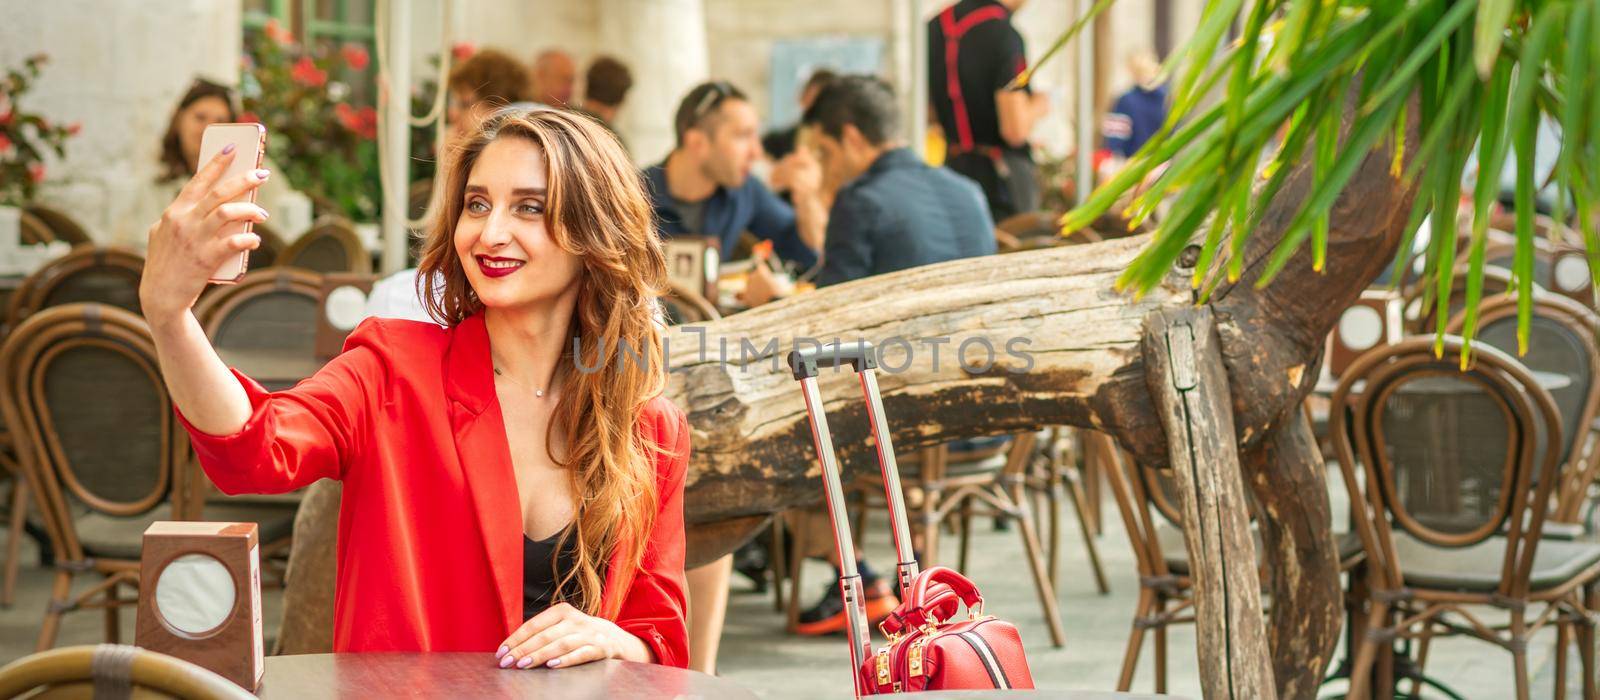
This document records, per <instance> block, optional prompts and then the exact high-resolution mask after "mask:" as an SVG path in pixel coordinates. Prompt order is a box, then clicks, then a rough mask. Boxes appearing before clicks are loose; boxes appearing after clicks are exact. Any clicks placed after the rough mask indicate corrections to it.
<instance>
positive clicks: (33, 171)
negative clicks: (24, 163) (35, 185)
mask: <svg viewBox="0 0 1600 700" xmlns="http://www.w3.org/2000/svg"><path fill="white" fill-rule="evenodd" d="M28 177H29V178H31V179H32V180H33V181H34V182H44V163H34V164H33V165H30V166H28Z"/></svg>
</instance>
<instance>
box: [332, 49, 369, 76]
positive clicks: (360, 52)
mask: <svg viewBox="0 0 1600 700" xmlns="http://www.w3.org/2000/svg"><path fill="white" fill-rule="evenodd" d="M339 52H340V53H342V54H344V62H345V63H348V64H350V67H351V68H353V69H355V70H358V71H363V70H366V69H367V66H368V65H369V64H371V63H372V57H371V56H368V55H367V49H366V48H365V47H363V46H361V45H360V44H345V45H344V48H342V49H340V50H339Z"/></svg>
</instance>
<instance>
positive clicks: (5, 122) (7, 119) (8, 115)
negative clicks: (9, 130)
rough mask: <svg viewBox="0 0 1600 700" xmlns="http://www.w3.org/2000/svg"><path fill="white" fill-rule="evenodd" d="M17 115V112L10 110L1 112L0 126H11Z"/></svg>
mask: <svg viewBox="0 0 1600 700" xmlns="http://www.w3.org/2000/svg"><path fill="white" fill-rule="evenodd" d="M15 115H16V112H13V111H11V110H9V109H8V110H6V111H4V112H0V126H11V120H12V118H13V117H14V116H15Z"/></svg>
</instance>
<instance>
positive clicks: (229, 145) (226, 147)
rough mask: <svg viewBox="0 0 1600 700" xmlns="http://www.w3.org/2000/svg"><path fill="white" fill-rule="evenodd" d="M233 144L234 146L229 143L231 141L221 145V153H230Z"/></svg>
mask: <svg viewBox="0 0 1600 700" xmlns="http://www.w3.org/2000/svg"><path fill="white" fill-rule="evenodd" d="M233 146H234V144H231V143H230V144H228V145H226V146H223V147H222V155H228V154H229V153H232V152H233Z"/></svg>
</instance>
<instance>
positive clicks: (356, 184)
mask: <svg viewBox="0 0 1600 700" xmlns="http://www.w3.org/2000/svg"><path fill="white" fill-rule="evenodd" d="M242 63H243V66H242V68H243V71H242V75H241V76H240V93H241V97H242V98H243V106H244V113H243V114H242V115H241V117H240V118H241V119H244V120H249V121H258V122H260V123H262V124H264V125H265V126H266V127H267V131H268V134H269V135H268V138H267V156H268V158H270V159H271V160H272V162H273V164H274V165H275V166H276V167H277V168H278V169H279V170H280V171H282V172H283V174H284V175H285V176H287V177H288V178H289V182H290V183H292V184H293V186H294V187H295V189H297V190H299V191H301V192H304V193H305V194H306V195H307V196H308V197H310V198H311V200H312V203H313V207H314V209H315V214H316V216H318V217H323V216H329V215H332V216H341V217H345V218H348V219H350V220H352V221H354V222H356V224H357V226H358V228H359V227H360V226H361V225H362V224H364V223H370V222H375V221H377V220H378V216H379V214H380V209H381V203H382V199H383V197H382V194H381V189H380V186H379V181H378V144H377V137H378V113H377V110H376V109H375V108H374V107H373V105H372V102H373V100H374V98H375V95H373V94H371V89H370V87H369V86H368V85H367V83H366V81H365V77H366V75H367V73H368V69H369V67H370V66H371V56H370V54H368V53H367V50H366V48H365V47H362V46H360V45H357V44H345V45H343V46H339V47H333V46H327V45H325V46H321V47H316V48H313V47H306V46H302V45H300V44H298V43H296V42H295V41H294V39H293V37H292V36H291V35H290V34H289V33H288V32H287V31H286V30H284V29H283V28H281V27H280V26H279V25H278V24H277V23H276V22H268V23H267V26H266V27H265V30H264V31H263V32H262V33H261V34H260V35H257V36H251V37H248V38H247V41H246V52H245V57H244V59H243V62H242ZM340 78H343V79H342V80H341V79H340ZM353 86H354V87H353Z"/></svg>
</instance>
